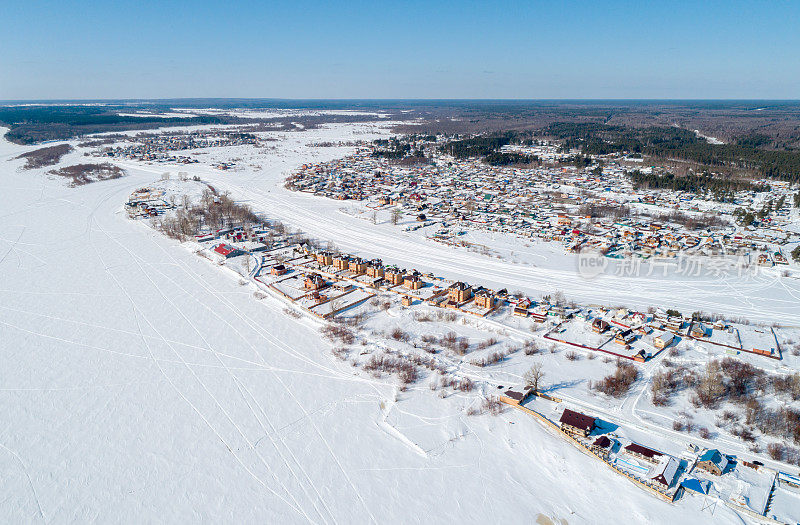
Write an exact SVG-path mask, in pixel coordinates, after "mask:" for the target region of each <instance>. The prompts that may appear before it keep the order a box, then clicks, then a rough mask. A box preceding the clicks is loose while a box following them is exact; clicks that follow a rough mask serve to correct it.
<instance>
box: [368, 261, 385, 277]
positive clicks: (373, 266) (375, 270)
mask: <svg viewBox="0 0 800 525" xmlns="http://www.w3.org/2000/svg"><path fill="white" fill-rule="evenodd" d="M367 275H368V276H370V277H372V278H374V279H380V278H382V277H383V264H382V263H381V260H380V259H376V260H374V261H371V262H370V263H369V265H367Z"/></svg>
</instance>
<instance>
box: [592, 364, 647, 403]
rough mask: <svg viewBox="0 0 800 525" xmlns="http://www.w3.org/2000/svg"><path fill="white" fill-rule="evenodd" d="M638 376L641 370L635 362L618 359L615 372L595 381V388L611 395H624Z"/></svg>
mask: <svg viewBox="0 0 800 525" xmlns="http://www.w3.org/2000/svg"><path fill="white" fill-rule="evenodd" d="M638 378H639V370H637V368H636V367H635V366H634V365H633V364H631V363H625V362H623V361H621V360H619V359H618V360H617V368H616V370H615V371H614V373H613V374H610V375H607V376H606V377H604V378H603V379H602V380H601V381H598V382H596V383H594V389H595V390H598V391H600V392H602V393H604V394H606V395H609V396H613V397H622V396H624V395H625V394H627V393H628V390H630V388H631V385H633V383H634V382H636V380H637V379H638Z"/></svg>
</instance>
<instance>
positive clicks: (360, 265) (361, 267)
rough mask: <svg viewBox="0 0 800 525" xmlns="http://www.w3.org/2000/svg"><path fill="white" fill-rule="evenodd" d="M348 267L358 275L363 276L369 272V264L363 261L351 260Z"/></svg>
mask: <svg viewBox="0 0 800 525" xmlns="http://www.w3.org/2000/svg"><path fill="white" fill-rule="evenodd" d="M347 267H348V269H349V270H350V271H351V272H353V273H354V274H356V275H361V274H363V273H365V272H366V271H367V263H366V262H365V261H364V260H362V259H350V262H349V263H348V265H347Z"/></svg>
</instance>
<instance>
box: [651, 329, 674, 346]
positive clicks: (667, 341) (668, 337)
mask: <svg viewBox="0 0 800 525" xmlns="http://www.w3.org/2000/svg"><path fill="white" fill-rule="evenodd" d="M673 339H675V336H674V335H672V333H671V332H664V333H662V334H660V335H658V336H657V337H656V338H655V339H653V346H655V347H656V348H658V349H659V350H663V349H665V348H666V347H668V346H669V345H671V344H672V341H673Z"/></svg>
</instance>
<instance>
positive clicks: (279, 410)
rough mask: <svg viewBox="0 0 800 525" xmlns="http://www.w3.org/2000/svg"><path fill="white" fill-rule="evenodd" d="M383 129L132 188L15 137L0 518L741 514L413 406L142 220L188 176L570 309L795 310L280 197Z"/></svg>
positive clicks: (399, 258) (579, 519)
mask: <svg viewBox="0 0 800 525" xmlns="http://www.w3.org/2000/svg"><path fill="white" fill-rule="evenodd" d="M378 132H381V129H380V128H377V127H370V126H369V125H364V124H360V125H357V126H348V125H340V126H331V127H327V128H324V129H319V130H309V131H304V132H293V133H282V134H281V133H279V134H276V137H278V138H279V139H280V140H279V142H276V143H275V149H273V150H270V151H269V152H267V153H264V154H261V155H260V156H259V157H258V159H250V160H248V161H246V162H256V161H258V162H259V163H260V165H261V166H263V169H260V170H251V169H244V170H242V171H238V172H219V171H216V170H214V169H212V168H208V167H203V166H202V165H193V166H190V167H186V168H184V167H180V168H176V167H172V168H170V167H166V166H146V165H141V164H132V163H128V164H126V163H117V164H119V165H121V166H122V167H124V168H125V169H126V170H127V171H128V176H127V177H124V178H121V179H116V180H109V181H104V182H98V183H94V184H89V185H87V186H83V187H77V188H70V187H67V185H66V183H65V182H64V180H59V179H56V178H54V177H51V176H48V175H46V174H45V173H44V171H46V170H30V171H21V170H20V169H19V167H20V165H21V164H22V161H20V160H10V159H12V158H13V157H15V156H17V155H19V154H20V153H22V152H24V151H27V150H30V149H32V148H30V147H29V148H25V147H21V146H16V145H13V144H9V143H8V142H6V141H2V143H0V184H1V185H2V186H0V187H2V191H0V341H1V342H0V411H1V412H0V413H1V414H2V421H3V425H2V427H0V472H2V476H0V489H2V491H1V492H0V494H2V498H0V520H2V521H4V522H8V523H27V522H32V523H38V522H54V523H65V522H102V523H107V522H112V523H113V522H143V521H150V522H153V521H157V522H169V523H186V522H194V521H201V520H202V521H211V522H237V523H255V522H259V523H263V522H276V521H279V520H280V521H281V522H283V523H301V522H313V523H329V524H330V523H370V522H374V523H420V522H425V523H430V522H437V523H452V522H468V523H478V522H494V523H496V522H505V523H530V522H534V521H536V520H537V519H540V520H542V521H541V522H544V523H546V522H547V521H544V520H545V517H551V518H553V519H554V520H556V522H560V523H570V524H573V523H620V522H625V523H676V522H683V523H733V522H740V521H741V520H740V519H739V518H738V517H737V516H736V514H734V513H733V512H732V511H731V510H730V509H727V508H726V507H723V506H718V507H717V509H716V512H715V513H714V514H713V515H711V514H710V513H708V512H700V501H699V500H690V501H683V502H681V505H676V506H675V505H669V504H666V503H663V502H661V501H660V500H657V499H655V498H654V497H652V496H650V495H648V494H647V493H645V492H644V491H642V490H640V489H639V488H637V487H635V486H634V485H633V484H631V483H629V482H628V481H626V480H625V479H623V478H622V477H621V476H619V475H617V474H615V473H613V472H612V471H610V470H609V469H608V468H606V467H605V466H604V465H602V464H601V463H600V462H598V461H596V460H593V459H591V458H588V457H586V456H584V455H583V454H581V453H580V452H579V451H578V450H577V449H575V448H574V447H572V446H571V445H569V444H568V443H567V442H566V441H564V440H562V439H561V438H559V437H558V436H555V435H551V434H549V433H548V432H547V431H545V430H544V428H543V427H541V426H539V425H538V424H537V423H536V422H535V421H534V420H533V418H529V417H523V415H521V414H519V413H516V412H508V411H507V412H505V413H504V414H502V415H501V416H498V417H493V416H489V415H485V416H478V417H468V416H466V415H464V412H463V404H464V400H463V399H462V398H460V397H459V396H458V395H452V396H450V397H448V398H447V399H439V398H438V397H437V396H435V395H434V394H433V393H432V392H430V391H429V390H428V388H427V387H426V386H417V387H416V388H411V389H409V390H408V391H406V392H397V391H396V389H395V386H394V385H393V381H391V380H386V381H383V380H377V379H373V378H371V377H365V376H362V375H357V374H355V373H354V371H353V370H352V369H351V368H350V366H349V365H347V364H346V363H345V364H343V363H340V362H338V361H335V360H334V359H333V358H332V357H331V355H330V345H329V344H328V343H327V342H324V341H323V340H322V339H321V338H320V336H319V333H318V329H319V325H318V324H317V323H316V322H315V321H312V320H309V319H299V320H298V319H294V318H292V317H290V316H287V315H285V314H284V313H283V308H284V304H283V303H282V302H280V301H279V300H277V299H275V298H272V297H268V298H267V299H263V300H259V299H257V298H255V297H254V296H253V292H254V290H255V289H254V288H251V287H250V285H241V284H239V278H238V276H235V275H233V274H232V273H231V272H227V271H226V270H224V269H221V268H218V267H216V266H215V265H213V264H212V263H210V262H209V261H207V260H205V259H203V258H200V257H197V256H196V255H195V254H194V253H192V252H191V251H190V250H187V249H186V248H185V247H183V246H181V245H180V244H179V243H177V242H175V241H172V240H169V239H167V238H165V237H163V236H162V235H161V234H159V233H157V232H155V231H153V230H152V229H151V228H149V227H148V226H147V225H146V224H145V223H143V222H136V221H131V220H129V219H128V218H127V217H126V215H125V213H124V211H123V203H124V202H125V201H126V200H127V198H128V196H129V195H130V193H131V191H133V190H134V189H136V188H138V187H141V186H144V185H147V184H149V183H150V182H152V181H153V180H154V179H155V178H158V175H159V174H160V173H162V172H164V171H173V172H177V171H187V172H189V174H190V175H191V174H195V173H196V174H198V175H199V176H200V177H202V178H203V179H204V180H206V181H208V182H210V183H212V184H214V185H215V186H216V187H217V188H218V189H222V190H230V191H231V192H232V195H233V196H234V197H236V198H241V199H242V200H245V201H247V202H249V203H250V204H251V205H252V206H253V207H254V208H255V209H256V210H257V211H263V212H265V213H267V214H268V215H270V216H272V217H276V218H279V219H281V220H283V221H284V222H285V223H287V224H289V225H292V226H297V227H300V228H302V229H303V230H304V231H307V232H308V233H310V234H312V235H317V236H319V237H320V238H323V239H327V240H331V241H333V242H335V243H336V244H337V245H338V246H339V247H340V248H342V249H344V250H351V251H354V252H359V253H363V254H365V255H370V256H381V257H383V258H384V260H385V261H386V262H393V263H399V264H403V265H406V266H409V267H416V268H419V269H431V270H435V271H436V272H437V273H439V274H442V275H448V276H452V277H458V276H463V277H464V278H466V279H468V280H470V281H472V282H479V283H483V284H486V285H490V286H497V285H501V286H504V287H509V288H510V289H514V288H520V289H523V290H529V291H531V292H532V293H533V292H540V293H541V292H548V291H551V290H552V289H553V288H560V289H562V290H564V292H565V293H567V295H568V296H569V297H570V298H575V299H587V298H588V299H591V298H593V299H594V300H597V301H601V300H602V301H603V302H612V301H613V302H622V303H628V304H632V305H635V304H636V303H638V302H643V303H646V304H652V303H654V302H656V301H657V300H659V299H663V300H666V299H670V301H671V305H673V306H677V307H679V308H682V307H685V308H692V307H691V306H690V305H694V304H697V308H695V309H701V308H702V309H707V310H709V311H721V312H730V311H733V312H737V311H740V313H741V314H754V315H756V314H757V315H761V316H762V317H769V318H771V320H785V321H789V320H791V321H792V322H794V320H795V319H796V318H797V316H798V313H797V311H796V308H795V307H793V304H796V302H794V303H792V301H796V299H795V297H796V294H797V290H796V289H795V288H791V285H789V284H784V283H782V282H780V281H777V282H776V281H775V280H767V279H766V278H765V279H764V280H763V281H761V280H755V281H751V282H750V283H749V284H748V283H743V284H742V286H749V288H746V289H741V288H740V289H738V290H737V288H736V283H732V282H731V281H730V280H728V281H725V280H723V281H720V282H717V281H712V280H708V281H699V282H691V283H688V282H687V283H680V282H678V283H674V282H673V283H671V286H670V287H669V288H668V287H666V286H665V285H664V284H663V282H660V281H658V280H657V279H656V278H651V279H644V278H642V279H639V280H631V281H628V280H624V279H622V278H620V279H615V280H613V281H611V282H608V283H605V284H603V283H604V280H603V279H601V280H598V281H597V283H600V284H599V285H592V286H590V285H589V284H587V283H586V282H581V281H580V280H579V279H577V278H576V276H575V272H574V270H572V268H570V269H566V270H555V269H554V270H548V271H537V270H536V268H531V267H525V266H516V265H513V264H511V263H504V262H501V261H495V260H492V259H489V258H486V257H484V256H480V255H478V254H470V253H461V252H459V253H458V254H457V255H455V256H454V254H453V252H451V251H449V249H447V248H445V247H443V246H439V245H436V244H434V243H432V242H430V241H426V240H425V239H420V238H414V237H411V236H405V235H403V234H400V233H398V231H397V229H396V228H394V227H391V226H390V225H388V224H387V225H381V224H379V225H377V226H375V225H372V224H371V223H369V222H367V221H365V220H362V219H357V218H353V217H350V216H348V215H346V214H342V213H340V212H339V211H338V210H339V208H340V207H341V204H340V203H336V202H333V201H324V200H320V199H314V198H313V197H309V196H305V195H299V194H291V193H288V192H287V191H286V190H284V189H283V188H282V182H281V181H282V178H283V176H284V175H285V174H286V171H287V170H289V169H291V168H292V167H294V166H296V165H298V164H300V163H303V162H311V161H319V160H325V158H326V157H327V158H330V157H332V156H335V155H342V154H344V153H346V152H347V148H311V147H307V146H306V144H308V143H311V142H315V141H321V140H332V139H336V140H339V139H341V140H351V139H353V138H364V137H366V138H369V137H370V136H371V135H370V134H373V133H378ZM220 154H226V152H220ZM237 154H238V153H237ZM71 155H72V158H67V159H65V160H63V161H62V164H64V163H67V162H69V161H72V162H75V161H76V159H77V156H78V153H75V154H71ZM246 162H245V164H246ZM795 286H796V285H795ZM670 288H671V289H670ZM745 294H746V295H745ZM420 443H423V444H424V446H422V445H420ZM559 520H560V521H559Z"/></svg>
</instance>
